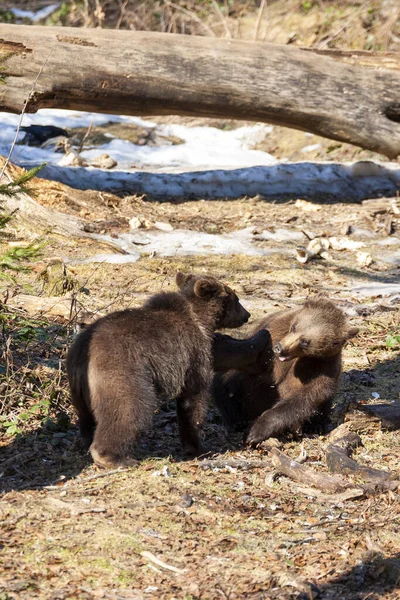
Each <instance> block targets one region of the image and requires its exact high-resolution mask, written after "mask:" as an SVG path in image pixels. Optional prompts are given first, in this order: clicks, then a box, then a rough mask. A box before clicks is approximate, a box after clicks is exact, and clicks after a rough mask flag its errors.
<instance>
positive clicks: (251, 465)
mask: <svg viewBox="0 0 400 600" xmlns="http://www.w3.org/2000/svg"><path fill="white" fill-rule="evenodd" d="M194 464H197V465H198V466H199V467H201V468H202V469H203V470H204V471H208V470H209V469H243V471H249V470H250V469H257V468H259V467H265V466H266V463H265V461H264V460H246V459H244V460H239V459H237V458H232V459H228V460H221V459H219V458H218V459H212V460H202V461H199V462H198V463H194Z"/></svg>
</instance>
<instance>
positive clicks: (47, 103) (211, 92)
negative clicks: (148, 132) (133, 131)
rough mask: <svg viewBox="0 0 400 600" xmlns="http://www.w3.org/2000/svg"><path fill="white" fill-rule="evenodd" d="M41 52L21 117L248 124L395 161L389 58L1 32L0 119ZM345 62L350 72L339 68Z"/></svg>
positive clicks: (189, 40)
mask: <svg viewBox="0 0 400 600" xmlns="http://www.w3.org/2000/svg"><path fill="white" fill-rule="evenodd" d="M168 4H169V5H171V6H176V5H174V3H172V2H169V3H168ZM43 48H46V51H48V52H49V60H48V63H47V66H46V69H44V70H43V72H42V73H41V76H40V78H39V81H38V82H37V83H36V88H35V91H34V93H33V94H31V95H30V99H29V102H28V105H27V107H26V112H35V111H37V110H38V109H39V108H44V107H46V108H65V109H74V110H85V111H91V110H92V111H95V112H104V113H112V114H129V115H161V114H164V115H165V114H173V115H188V116H199V117H201V116H204V117H215V118H220V117H221V118H231V119H251V120H253V121H263V122H267V123H273V124H278V125H283V126H286V127H294V128H296V129H301V130H304V131H310V132H312V133H316V134H319V135H322V136H324V137H328V138H332V139H336V140H339V141H342V142H350V143H352V144H356V145H359V146H361V147H364V148H367V149H370V150H374V151H377V152H381V153H383V154H386V156H388V157H390V158H395V157H396V156H397V155H398V154H400V123H399V122H400V109H399V102H398V98H399V94H400V73H399V70H398V65H399V59H398V55H397V56H396V54H395V53H392V54H389V55H388V54H385V53H363V54H361V55H360V54H359V53H356V52H348V53H343V52H342V53H339V54H337V53H336V54H335V53H332V52H328V53H323V52H319V53H317V52H314V51H312V50H305V49H302V48H297V47H295V46H292V45H278V44H268V43H258V42H244V41H242V40H223V39H215V38H210V37H200V36H198V37H197V36H185V35H174V34H164V33H154V32H148V31H115V30H107V29H89V28H88V29H79V30H77V29H76V28H68V27H40V26H21V25H8V24H0V60H1V62H2V67H3V72H2V76H3V79H4V81H5V85H3V86H1V88H2V89H1V90H0V111H8V112H15V113H20V112H21V110H22V108H23V106H24V102H25V100H26V98H27V97H28V93H29V90H30V89H31V85H32V81H33V80H34V78H35V77H36V76H37V73H38V72H39V70H40V69H41V67H42V65H43ZM346 57H347V59H349V60H350V61H351V62H352V63H353V64H350V62H347V63H346V62H343V61H344V60H345V59H346ZM371 59H372V63H371ZM77 64H79V77H77V71H76V65H77ZM366 64H372V65H373V66H365V65H366ZM378 65H379V68H376V66H378ZM393 65H394V68H391V67H392V66H393Z"/></svg>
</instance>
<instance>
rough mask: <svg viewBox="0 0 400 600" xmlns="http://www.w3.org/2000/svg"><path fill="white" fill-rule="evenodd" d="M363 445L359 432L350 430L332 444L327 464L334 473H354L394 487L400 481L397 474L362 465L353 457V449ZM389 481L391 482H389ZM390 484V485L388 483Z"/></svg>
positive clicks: (327, 456) (329, 448) (388, 487)
mask: <svg viewBox="0 0 400 600" xmlns="http://www.w3.org/2000/svg"><path fill="white" fill-rule="evenodd" d="M360 445H361V438H360V436H359V435H358V434H357V433H353V432H350V433H348V434H347V435H346V436H344V437H343V438H342V439H339V440H336V441H335V442H334V443H333V444H330V445H329V446H328V448H327V450H326V464H327V466H328V469H329V470H330V471H331V472H332V473H339V474H340V475H353V476H354V477H356V478H357V479H361V480H363V481H365V482H367V483H373V484H378V485H379V486H382V487H383V488H384V489H393V487H397V486H398V484H399V482H398V481H397V482H395V484H394V485H393V480H394V479H395V474H394V473H390V472H388V471H381V470H379V469H374V468H372V467H367V466H365V465H360V464H359V463H358V462H357V461H355V460H353V459H352V458H351V455H352V453H353V450H354V449H355V448H357V447H358V446H360ZM388 482H390V483H389V484H388ZM386 484H388V485H386Z"/></svg>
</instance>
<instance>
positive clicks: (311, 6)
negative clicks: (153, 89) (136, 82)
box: [0, 0, 400, 50]
mask: <svg viewBox="0 0 400 600" xmlns="http://www.w3.org/2000/svg"><path fill="white" fill-rule="evenodd" d="M52 3H53V2H52V1H50V0H48V1H46V0H20V1H19V2H18V8H26V9H29V10H35V9H38V8H41V7H43V6H46V5H49V4H52ZM15 5H16V3H15V2H10V0H6V1H5V2H3V3H2V8H1V10H0V21H1V20H2V19H3V20H8V21H10V20H11V21H12V20H15V18H14V17H13V16H12V13H10V12H9V10H7V9H9V8H10V7H13V6H15ZM26 22H28V21H26ZM45 22H46V24H50V25H54V24H62V25H70V26H74V27H79V26H89V27H110V28H121V29H133V30H135V29H137V30H149V31H162V32H169V33H183V34H189V35H190V34H194V35H208V36H217V37H227V38H230V37H232V38H242V39H250V40H254V39H257V40H262V41H268V42H276V43H279V44H296V45H301V46H309V47H316V48H339V49H345V48H353V49H362V50H398V49H399V44H400V7H399V5H398V2H397V1H396V0H386V1H384V0H367V1H365V0H356V1H353V0H339V1H338V2H331V1H329V0H287V1H285V2H283V1H281V0H272V1H265V0H262V1H261V0H234V1H232V0H218V1H217V0H184V1H183V2H182V1H179V2H173V1H172V0H154V1H153V0H118V1H114V0H112V1H111V0H83V1H80V2H79V1H74V0H70V1H65V2H63V3H62V4H61V6H60V7H59V8H58V9H57V10H56V11H55V12H54V13H53V14H52V15H51V16H50V17H48V18H47V19H45Z"/></svg>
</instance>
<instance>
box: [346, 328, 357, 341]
mask: <svg viewBox="0 0 400 600" xmlns="http://www.w3.org/2000/svg"><path fill="white" fill-rule="evenodd" d="M359 331H360V329H359V328H358V327H349V329H348V330H347V336H346V337H347V339H348V340H349V339H350V338H353V337H355V336H356V335H357V334H358V332H359Z"/></svg>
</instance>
